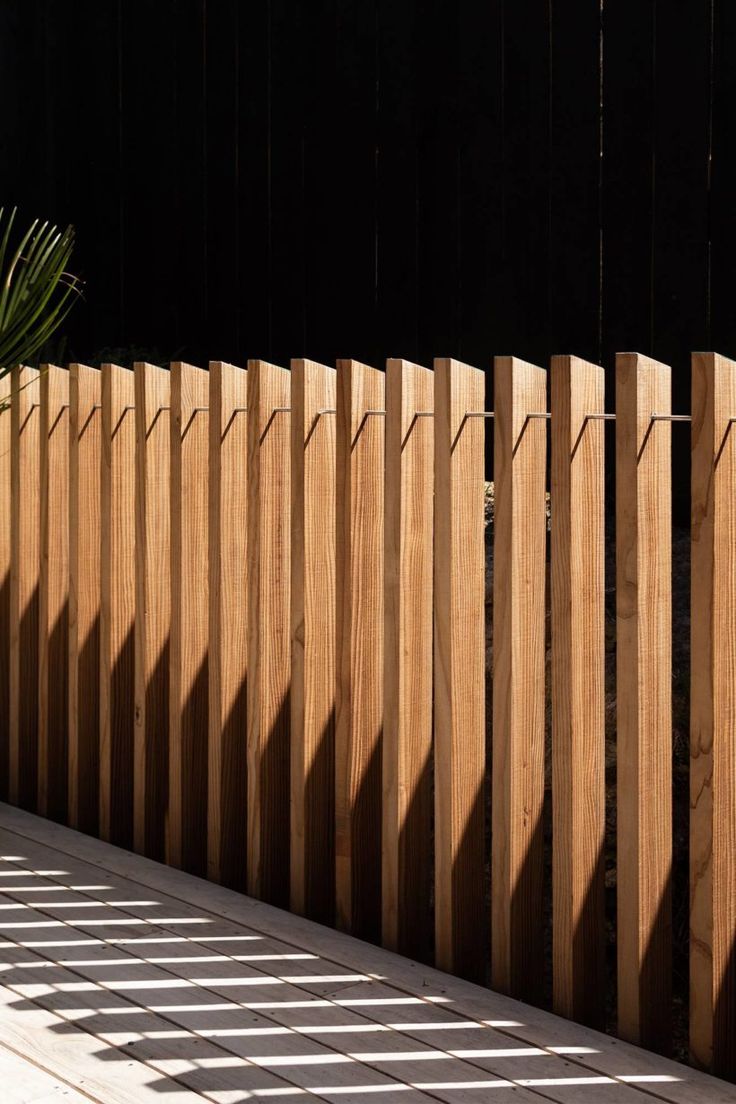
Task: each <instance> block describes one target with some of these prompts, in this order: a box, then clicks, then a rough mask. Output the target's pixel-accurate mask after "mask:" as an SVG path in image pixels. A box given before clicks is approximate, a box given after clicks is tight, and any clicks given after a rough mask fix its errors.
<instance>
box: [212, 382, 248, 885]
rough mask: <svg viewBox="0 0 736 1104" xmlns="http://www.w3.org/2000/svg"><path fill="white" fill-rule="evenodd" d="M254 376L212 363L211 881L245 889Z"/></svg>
mask: <svg viewBox="0 0 736 1104" xmlns="http://www.w3.org/2000/svg"><path fill="white" fill-rule="evenodd" d="M247 389H248V373H247V372H246V371H245V369H243V368H236V367H235V366H234V365H232V364H224V363H222V362H221V361H213V362H212V363H211V364H210V399H209V401H210V412H209V434H210V451H209V480H210V486H209V588H210V626H209V634H210V639H209V662H208V665H207V669H208V672H209V752H208V754H209V759H208V767H207V786H208V801H207V818H208V827H207V876H208V877H209V878H212V879H214V880H215V881H217V882H222V883H223V884H224V885H229V886H231V887H232V888H233V889H245V884H246V830H247V817H246V812H245V810H246V799H247V792H246V766H247V740H246V737H247V726H248V716H247V706H246V701H247V693H248V682H247V680H248V674H247V660H248V652H247V635H248V588H247V584H246V566H247V549H248V528H247V518H248V420H247V405H248V391H247Z"/></svg>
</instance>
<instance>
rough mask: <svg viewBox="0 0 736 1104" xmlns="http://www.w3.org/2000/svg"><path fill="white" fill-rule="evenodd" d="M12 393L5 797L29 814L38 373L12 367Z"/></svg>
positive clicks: (33, 745)
mask: <svg viewBox="0 0 736 1104" xmlns="http://www.w3.org/2000/svg"><path fill="white" fill-rule="evenodd" d="M11 391H12V399H11V408H10V424H11V454H10V463H11V494H10V734H9V770H8V797H9V800H10V801H11V802H13V804H15V805H22V806H24V807H25V808H27V809H31V810H33V809H35V807H36V795H37V790H38V658H39V657H38V574H39V551H40V544H39V522H40V503H39V494H40V487H39V467H38V464H39V441H40V435H39V425H40V418H39V402H40V385H39V373H38V369H36V368H14V369H13V371H12V374H11Z"/></svg>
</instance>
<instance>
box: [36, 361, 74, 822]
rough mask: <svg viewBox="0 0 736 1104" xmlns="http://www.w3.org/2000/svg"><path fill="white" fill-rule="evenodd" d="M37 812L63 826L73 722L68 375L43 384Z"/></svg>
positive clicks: (47, 377)
mask: <svg viewBox="0 0 736 1104" xmlns="http://www.w3.org/2000/svg"><path fill="white" fill-rule="evenodd" d="M40 403H41V406H40V427H39V432H40V442H39V444H40V451H39V464H40V506H41V518H40V532H39V539H40V565H39V602H38V610H39V628H40V636H39V667H38V680H39V686H38V811H39V813H42V814H43V816H48V817H51V818H52V819H53V820H61V821H63V820H65V818H66V809H67V770H66V764H67V756H68V753H69V747H68V737H69V718H68V715H67V694H68V676H69V526H68V525H67V524H66V521H67V513H68V510H69V373H68V372H67V371H66V370H65V369H63V368H58V367H57V366H56V365H54V364H49V365H46V367H45V368H44V369H43V370H42V372H41V379H40Z"/></svg>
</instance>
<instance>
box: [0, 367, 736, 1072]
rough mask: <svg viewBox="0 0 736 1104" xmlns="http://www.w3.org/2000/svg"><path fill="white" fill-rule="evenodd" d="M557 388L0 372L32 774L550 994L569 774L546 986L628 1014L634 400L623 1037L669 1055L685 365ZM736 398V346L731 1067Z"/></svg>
mask: <svg viewBox="0 0 736 1104" xmlns="http://www.w3.org/2000/svg"><path fill="white" fill-rule="evenodd" d="M549 377H550V397H551V401H550V404H549V410H550V413H548V402H547V388H548V381H547V372H546V371H545V370H544V369H542V368H539V367H535V366H534V365H530V364H527V363H524V362H522V361H519V360H516V359H514V358H511V357H503V358H499V359H497V361H496V363H495V395H494V400H493V411H490V410H487V409H486V399H485V374H484V373H483V372H482V371H479V370H478V369H476V368H472V367H468V366H467V365H464V364H461V363H459V362H457V361H454V360H447V359H441V360H437V361H436V362H435V365H434V371H429V370H428V369H426V368H423V367H420V366H417V365H415V364H410V363H407V362H405V361H401V360H390V361H389V362H388V364H387V366H386V371H385V372H383V371H379V370H377V369H374V368H371V367H367V366H365V365H363V364H360V363H357V362H355V361H340V362H339V363H338V366H337V370H334V369H332V368H329V367H325V366H323V365H320V364H316V363H314V362H312V361H309V360H296V361H293V362H292V365H291V371H287V370H285V369H283V368H279V367H275V366H273V365H271V364H268V363H265V362H263V361H251V362H250V363H249V365H248V369H247V372H246V371H245V370H243V369H239V368H236V367H233V366H231V365H229V364H223V363H212V364H210V366H209V372H207V371H203V370H202V369H200V368H196V367H192V366H190V365H188V364H183V363H175V364H172V365H171V369H170V371H169V370H164V369H162V368H159V367H155V366H152V365H149V364H137V365H136V366H135V369H134V371H132V372H131V371H128V370H126V369H123V368H120V367H117V366H115V365H111V364H106V365H103V367H102V369H101V371H99V372H98V371H95V370H93V369H91V368H88V367H85V366H84V365H77V364H73V365H71V367H70V368H69V370H68V371H66V370H62V369H60V368H57V367H54V366H48V367H46V368H44V369H42V370H41V371H40V372H39V371H36V370H33V369H29V368H22V369H17V370H15V371H14V372H13V374H12V377H6V378H5V379H3V380H2V381H0V388H1V389H2V395H0V398H4V399H5V400H6V401H7V399H8V396H10V403H9V407H8V408H6V410H5V411H4V412H3V414H2V415H1V416H0V483H1V484H2V488H3V490H4V493H5V496H6V501H8V500H9V501H10V510H9V511H8V510H7V508H6V511H5V514H4V517H5V523H4V524H3V525H2V526H0V574H1V575H2V592H1V594H2V601H1V602H0V618H1V623H0V650H1V653H2V654H1V655H0V676H1V681H0V710H1V713H0V722H1V723H0V740H1V744H0V754H2V758H3V763H7V771H6V770H3V771H2V784H3V787H4V788H5V794H6V796H7V797H8V798H9V800H10V801H12V802H14V803H18V804H21V805H23V806H25V807H26V808H29V809H31V810H36V811H38V812H39V813H41V814H43V815H46V816H49V817H53V818H56V819H58V820H62V821H66V822H68V823H69V824H71V825H73V826H75V827H78V828H80V829H81V830H83V831H86V832H91V833H95V834H99V835H100V836H101V837H102V838H104V839H107V840H111V841H112V842H114V843H117V844H121V845H123V846H128V847H132V848H135V849H136V850H139V851H142V852H145V853H146V854H148V855H150V856H152V857H154V858H158V859H161V860H165V861H166V862H169V863H172V864H174V865H177V866H183V867H184V868H186V869H188V870H191V871H193V872H194V873H197V874H200V875H204V876H207V877H209V878H211V879H214V880H219V881H222V882H224V883H227V884H229V885H232V886H234V887H237V888H240V889H243V890H245V891H247V892H248V893H250V894H253V895H255V896H258V897H262V898H265V899H267V900H269V901H271V902H273V903H275V904H278V905H280V906H283V907H285V908H291V909H292V910H294V911H297V912H300V913H304V914H306V915H308V916H311V917H314V918H315V919H317V920H319V921H322V922H324V923H328V924H330V923H336V924H338V925H339V926H340V927H342V928H345V929H347V930H349V931H351V932H353V933H355V934H356V935H358V936H362V937H364V938H367V939H370V940H375V941H381V940H382V941H383V942H384V943H385V944H386V945H387V946H389V947H391V948H394V949H396V950H398V951H400V952H402V953H404V954H407V955H413V956H415V957H417V958H419V959H422V960H431V959H434V960H435V961H436V963H437V964H438V965H439V966H440V967H441V968H443V969H446V970H449V971H454V972H457V973H460V974H463V975H465V976H468V977H470V978H474V979H477V980H480V981H486V982H488V983H490V984H491V985H492V986H493V987H494V988H496V989H499V990H502V991H504V992H507V993H510V994H512V995H515V996H518V997H520V998H523V999H525V1000H528V1001H530V1002H533V1003H535V1002H536V1003H538V1002H540V1001H542V1000H543V997H544V994H543V979H544V974H545V961H548V959H549V951H548V949H547V946H546V943H545V938H546V936H545V933H546V930H547V928H548V926H549V925H548V916H547V912H546V911H545V906H544V902H545V899H546V888H545V887H546V884H547V882H548V880H549V877H550V874H549V869H548V864H547V862H546V861H545V854H546V844H545V839H544V824H545V813H544V805H545V772H546V771H547V773H548V774H549V773H551V795H552V864H551V882H552V895H551V896H552V924H551V926H552V944H551V955H552V1003H553V1007H554V1008H555V1010H556V1011H558V1012H559V1013H561V1014H563V1015H565V1016H569V1017H571V1018H573V1019H577V1020H580V1021H582V1022H585V1023H589V1024H592V1025H597V1026H600V1025H602V1024H603V1023H604V1022H605V1016H606V1006H607V984H606V964H605V957H606V948H607V941H608V939H607V930H606V919H605V901H604V892H605V890H604V873H605V871H604V865H605V827H606V826H605V816H606V778H605V767H606V740H605V706H606V694H605V670H604V668H605V658H606V657H605V648H604V629H605V608H604V602H605V593H604V560H605V546H606V545H605V528H606V524H605V523H606V518H605V494H604V454H605V448H604V433H605V427H604V421H605V420H606V419H611V420H613V419H614V418H615V419H616V422H615V430H613V429H612V432H615V457H616V471H615V477H616V478H615V483H616V509H615V515H616V517H615V521H616V630H617V642H616V643H617V689H616V702H617V755H616V758H617V763H616V766H617V787H616V791H615V793H616V825H617V828H616V831H617V846H616V855H615V871H616V883H617V900H618V906H617V919H616V925H615V927H616V947H617V961H618V969H617V1005H618V1031H619V1033H620V1035H621V1036H622V1037H624V1038H626V1039H629V1040H632V1041H637V1042H640V1043H642V1044H643V1045H645V1046H647V1047H649V1048H652V1049H658V1050H665V1051H666V1050H668V1049H669V1048H670V1047H671V1044H672V1031H671V1023H670V1011H671V1005H672V999H671V993H672V869H673V833H672V746H671V745H672V689H671V688H672V619H671V615H672V585H671V582H672V579H671V505H670V502H671V467H670V458H671V455H670V454H671V439H672V426H671V422H672V420H673V416H672V415H671V411H670V384H671V373H670V369H669V368H668V367H667V366H665V365H662V364H659V363H657V362H655V361H652V360H650V359H648V358H646V357H644V356H640V355H636V354H621V355H619V357H618V358H617V363H616V412H615V414H613V413H609V414H606V413H605V412H604V379H603V370H602V369H601V368H600V367H598V366H596V365H592V364H588V363H585V362H583V361H581V360H578V359H576V358H574V357H564V356H562V357H555V358H554V359H553V361H552V364H551V369H550V373H549ZM490 419H494V420H493V421H491V420H490ZM679 420H690V419H689V418H687V419H685V418H684V416H679ZM735 420H736V362H733V361H729V360H726V359H725V358H723V357H721V356H717V355H715V354H705V353H704V354H696V355H695V356H694V357H693V370H692V429H691V432H692V608H691V722H692V723H691V762H690V788H691V790H690V792H691V801H690V827H689V831H690V848H689V862H690V903H689V912H690V941H689V955H690V985H689V992H690V1013H689V1034H690V1048H691V1054H692V1059H693V1061H695V1062H696V1063H698V1064H700V1065H704V1066H710V1067H711V1068H713V1069H715V1070H716V1071H718V1072H721V1073H725V1074H730V1075H734V1074H735V1073H736V1058H735V1057H734V1048H733V1046H732V1042H733V1037H734V1030H735V1024H736V432H734V433H731V432H730V431H731V428H732V426H733V423H734V421H735ZM491 427H493V434H494V437H493V441H494V492H495V501H494V519H493V549H492V559H491V557H490V554H489V548H488V541H487V537H486V534H485V523H484V500H485V477H484V442H485V435H486V433H487V432H491ZM677 432H678V433H679V432H680V431H679V430H678V431H677ZM682 432H683V433H686V432H687V431H686V430H683V431H682ZM678 440H679V438H678ZM548 443H549V444H550V445H551V453H550V455H551V464H550V466H549V474H550V501H551V541H550V546H549V554H548V549H547V532H546V531H547V457H548ZM487 559H488V562H489V563H492V572H493V591H492V609H493V624H492V633H490V632H488V631H487V625H486V611H487V608H490V604H491V602H490V595H489V594H487V592H486V573H487ZM548 563H549V567H550V570H549V575H548ZM548 579H549V584H548ZM548 591H549V592H550V593H551V603H550V618H549V626H550V638H551V679H550V680H548V679H547V670H546V655H547V646H546V632H547V603H546V594H547V592H548ZM489 640H490V641H491V642H492V654H493V678H492V709H490V708H487V706H488V699H487V685H486V683H487V679H486V664H487V648H488V644H489ZM488 681H490V680H488ZM548 681H551V687H550V689H551V768H550V767H549V765H548V763H547V762H546V756H545V748H546V746H547V744H548V740H547V736H546V728H547V718H546V708H547V707H546V701H547V686H546V683H547V682H548ZM487 711H488V713H489V720H491V719H492V724H491V725H489V732H491V733H492V735H489V737H488V738H487V736H486V725H487V719H486V712H487ZM491 715H492V717H491ZM609 803H610V802H609ZM489 810H490V812H489Z"/></svg>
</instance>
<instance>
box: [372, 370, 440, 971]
mask: <svg viewBox="0 0 736 1104" xmlns="http://www.w3.org/2000/svg"><path fill="white" fill-rule="evenodd" d="M433 410H434V378H433V375H432V373H431V372H430V371H428V370H427V369H426V368H422V367H420V366H419V365H417V364H410V363H408V362H407V361H403V360H389V361H388V363H387V365H386V487H385V495H386V504H385V505H386V513H385V546H384V547H385V552H384V555H385V565H384V568H385V595H384V601H385V628H384V640H385V648H384V711H383V779H384V785H383V833H382V853H383V862H382V870H383V925H382V935H383V943H384V945H385V946H387V947H390V948H391V949H392V950H395V951H399V952H401V953H404V954H411V955H412V957H414V958H419V959H421V960H422V961H425V962H426V961H427V960H428V958H429V957H430V955H431V954H432V949H433V945H434V933H433V926H432V912H431V907H430V900H431V888H432V877H433V869H432V777H431V758H432V559H433V558H432V522H433V509H434V470H433V469H434V419H433V417H432V412H433ZM419 415H421V416H419Z"/></svg>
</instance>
